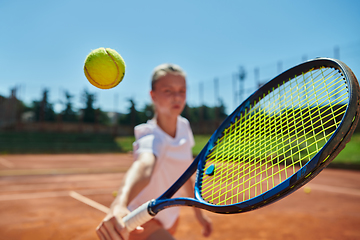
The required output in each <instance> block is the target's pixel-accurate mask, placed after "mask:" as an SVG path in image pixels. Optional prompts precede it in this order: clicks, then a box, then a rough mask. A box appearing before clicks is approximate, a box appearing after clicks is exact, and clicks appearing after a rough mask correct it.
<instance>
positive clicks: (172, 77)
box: [155, 73, 186, 87]
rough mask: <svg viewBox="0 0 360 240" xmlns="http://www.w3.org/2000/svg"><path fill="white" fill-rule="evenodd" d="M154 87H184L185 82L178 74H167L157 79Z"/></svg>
mask: <svg viewBox="0 0 360 240" xmlns="http://www.w3.org/2000/svg"><path fill="white" fill-rule="evenodd" d="M155 85H156V86H184V87H186V80H185V78H184V76H182V75H180V74H173V73H168V74H166V75H164V76H161V77H159V78H158V79H157V81H156V83H155Z"/></svg>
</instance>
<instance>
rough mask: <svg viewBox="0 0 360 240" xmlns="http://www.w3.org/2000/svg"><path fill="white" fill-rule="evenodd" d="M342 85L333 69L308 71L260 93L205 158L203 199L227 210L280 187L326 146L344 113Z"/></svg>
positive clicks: (342, 81)
mask: <svg viewBox="0 0 360 240" xmlns="http://www.w3.org/2000/svg"><path fill="white" fill-rule="evenodd" d="M347 98H348V93H347V88H346V83H345V80H344V79H343V78H342V77H341V75H340V74H339V73H338V72H337V71H336V70H334V69H330V68H322V69H317V70H310V71H309V72H307V73H303V74H302V75H300V76H297V77H295V78H293V79H291V80H289V81H288V82H286V83H283V84H282V85H281V86H280V85H279V86H278V87H277V88H276V89H272V90H271V91H269V92H268V93H267V94H264V95H263V96H262V98H261V99H259V100H258V101H257V102H254V103H253V104H252V105H251V106H250V107H249V108H248V109H246V110H245V111H244V112H242V113H240V114H239V116H238V117H237V118H235V120H234V123H232V124H231V125H230V126H229V127H228V128H226V129H225V130H224V132H223V135H222V137H221V138H219V139H218V140H217V142H216V143H215V146H214V147H213V149H211V151H210V152H209V154H208V155H207V158H206V163H205V168H207V167H209V166H210V165H214V166H215V173H214V175H211V176H209V175H203V176H202V179H201V180H202V187H201V195H202V197H203V199H204V200H206V201H208V202H209V203H212V204H217V205H228V204H235V203H239V202H241V201H246V200H248V199H251V198H253V197H256V196H258V195H260V194H262V193H264V192H266V191H268V190H270V189H271V188H273V187H275V186H276V185H278V184H280V183H281V182H283V181H284V180H286V179H287V178H289V177H290V176H291V175H293V174H294V173H295V172H296V171H298V169H300V168H301V167H302V166H303V165H304V164H306V162H308V161H309V160H310V159H311V158H312V157H313V156H314V155H315V154H316V153H317V152H318V151H319V150H320V149H321V148H322V146H323V145H324V144H325V143H326V141H327V140H328V139H329V138H330V137H331V135H332V133H333V132H334V131H335V129H336V127H337V126H338V125H339V122H340V121H341V118H342V116H343V114H344V112H345V111H346V106H347V105H346V104H347Z"/></svg>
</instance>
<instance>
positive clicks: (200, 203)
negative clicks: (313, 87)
mask: <svg viewBox="0 0 360 240" xmlns="http://www.w3.org/2000/svg"><path fill="white" fill-rule="evenodd" d="M322 66H326V67H333V68H335V69H337V70H338V71H339V72H340V73H341V74H342V75H344V78H345V79H346V81H347V85H348V90H349V93H348V94H349V104H348V107H347V109H346V112H345V114H344V116H343V118H342V120H341V123H340V125H339V127H338V128H337V129H336V130H335V132H334V133H333V135H332V136H331V137H330V139H329V140H328V142H327V143H326V144H325V145H324V146H323V147H322V149H321V150H320V151H319V152H318V153H317V154H316V155H315V156H314V157H313V158H312V159H311V160H310V161H309V162H307V163H306V164H305V165H304V166H303V167H302V168H300V169H299V170H298V171H297V172H296V173H294V174H293V175H292V176H290V177H289V178H288V179H286V180H285V181H283V182H281V183H280V184H278V185H277V186H275V187H274V188H272V189H270V190H268V191H266V192H264V193H262V194H260V195H258V196H256V197H254V198H251V199H249V200H246V201H243V202H240V203H236V204H231V205H213V204H210V203H208V202H206V201H204V200H203V198H202V197H201V176H202V175H203V174H204V172H203V171H204V166H205V157H206V156H207V154H208V153H209V151H210V150H211V149H212V148H213V146H214V144H215V142H216V141H217V139H218V138H219V137H221V135H222V132H223V131H224V129H226V128H228V127H229V126H230V124H231V123H233V122H234V121H235V118H236V117H239V116H240V114H241V113H242V112H244V111H245V110H246V109H249V107H250V105H251V104H252V103H253V102H254V101H255V100H256V101H257V100H258V99H259V98H262V97H264V96H266V95H267V94H268V90H269V89H273V88H274V89H276V88H277V87H278V85H282V84H284V83H286V82H287V81H289V80H290V79H292V78H293V77H294V76H298V75H301V74H302V73H303V72H306V71H308V70H310V69H313V68H314V69H318V68H320V67H322ZM359 91H360V90H359V84H358V82H357V80H356V77H355V75H354V74H353V72H352V71H351V70H350V68H348V67H347V66H346V65H345V64H344V63H342V62H341V61H339V60H335V59H330V58H317V59H314V60H310V61H307V62H304V63H302V64H299V65H297V66H295V67H293V68H291V69H289V70H287V71H285V72H283V73H282V74H280V75H278V76H277V77H275V78H273V79H272V80H270V81H269V82H268V83H266V84H265V85H263V86H262V87H261V88H259V89H258V90H257V91H255V92H254V93H253V94H252V95H251V96H249V97H248V98H247V99H246V100H245V101H244V102H243V103H242V104H241V105H240V106H239V107H238V108H237V109H236V110H235V111H234V112H233V113H232V114H230V115H229V116H228V117H227V118H226V119H225V120H224V122H223V123H222V124H221V125H220V127H219V128H218V129H217V130H216V131H215V132H214V134H213V135H212V136H211V138H210V140H209V141H208V143H207V144H206V145H205V147H204V148H203V150H202V151H201V152H200V154H199V155H198V156H197V157H196V158H195V160H194V161H193V162H192V164H191V165H190V167H189V168H188V169H187V170H186V171H185V172H184V173H183V175H182V176H181V177H180V178H179V179H178V180H177V181H176V182H175V183H174V184H173V185H172V186H171V187H170V188H169V189H168V190H167V191H166V192H165V193H164V194H163V195H161V196H160V197H159V198H157V199H156V200H153V201H152V202H151V203H150V204H149V207H148V211H149V213H150V214H151V215H155V214H157V213H158V212H159V211H161V210H163V209H165V208H169V207H173V206H191V207H197V208H201V209H205V210H208V211H211V212H215V213H225V214H229V213H239V212H246V211H250V210H254V209H257V208H259V207H262V206H265V205H268V204H270V203H274V202H276V201H278V200H280V199H282V198H284V197H285V196H287V195H289V194H290V193H292V192H294V191H295V190H297V189H299V188H300V187H302V186H303V185H304V184H306V183H307V182H309V181H310V180H311V179H313V178H314V177H315V176H317V175H318V174H319V173H320V172H321V171H322V170H323V169H324V168H325V167H326V166H327V165H328V164H329V163H330V162H331V161H332V160H333V159H334V158H335V157H336V156H337V154H338V153H339V152H340V151H341V150H342V149H343V148H344V147H345V145H346V143H347V142H348V141H350V138H351V135H352V133H353V132H354V130H355V128H356V125H357V122H358V120H359V114H360V110H359V109H360V107H359V104H360V97H359V96H360V94H359ZM264 94H265V95H264ZM325 158H327V160H326V161H325V162H324V159H325ZM195 171H196V175H197V176H196V181H195V189H194V195H195V198H173V199H171V197H172V196H173V195H174V194H175V193H176V192H177V191H178V189H179V188H180V187H181V186H183V185H184V184H185V182H186V181H187V180H188V179H189V178H190V177H191V176H192V175H193V174H194V173H195Z"/></svg>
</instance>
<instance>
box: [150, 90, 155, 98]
mask: <svg viewBox="0 0 360 240" xmlns="http://www.w3.org/2000/svg"><path fill="white" fill-rule="evenodd" d="M154 95H155V94H154V92H153V90H150V96H151V100H152V101H154V98H155V96H154Z"/></svg>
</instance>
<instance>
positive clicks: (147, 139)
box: [133, 134, 159, 157]
mask: <svg viewBox="0 0 360 240" xmlns="http://www.w3.org/2000/svg"><path fill="white" fill-rule="evenodd" d="M158 145H159V144H157V142H156V140H155V136H154V135H153V134H151V135H146V136H144V137H141V138H140V139H138V140H136V141H135V142H134V143H133V150H134V154H135V156H136V157H137V156H138V155H139V154H140V153H144V152H149V153H153V154H154V155H155V156H158V155H159V149H158Z"/></svg>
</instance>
